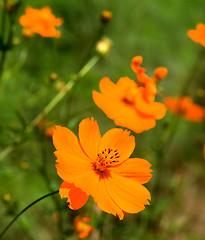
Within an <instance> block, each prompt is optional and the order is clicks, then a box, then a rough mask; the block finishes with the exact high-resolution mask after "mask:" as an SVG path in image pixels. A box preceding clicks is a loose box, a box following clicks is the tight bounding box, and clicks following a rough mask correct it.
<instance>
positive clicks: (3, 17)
mask: <svg viewBox="0 0 205 240" xmlns="http://www.w3.org/2000/svg"><path fill="white" fill-rule="evenodd" d="M6 1H7V0H4V2H3V7H2V15H1V51H2V53H1V58H0V78H1V73H2V70H3V65H4V61H5V58H6V47H5V44H4V39H5V35H6V34H5V32H6V31H5V29H6V27H5V26H6Z"/></svg>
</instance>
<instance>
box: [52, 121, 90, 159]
mask: <svg viewBox="0 0 205 240" xmlns="http://www.w3.org/2000/svg"><path fill="white" fill-rule="evenodd" d="M53 144H54V146H55V148H56V150H57V151H60V152H63V153H65V154H69V155H72V156H76V157H78V158H80V159H86V158H87V157H86V155H85V154H84V152H83V151H82V148H81V146H80V144H79V140H78V138H77V137H76V136H75V134H74V133H73V132H72V131H71V130H70V129H68V128H65V127H61V126H55V127H54V130H53ZM87 160H89V159H88V158H87Z"/></svg>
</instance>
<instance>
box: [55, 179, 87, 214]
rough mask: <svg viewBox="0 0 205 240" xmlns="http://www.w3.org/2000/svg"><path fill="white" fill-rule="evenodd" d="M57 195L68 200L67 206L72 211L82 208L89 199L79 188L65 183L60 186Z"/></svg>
mask: <svg viewBox="0 0 205 240" xmlns="http://www.w3.org/2000/svg"><path fill="white" fill-rule="evenodd" d="M59 194H60V196H61V198H68V200H67V202H69V205H68V206H69V208H70V209H73V210H77V209H79V208H81V207H83V206H84V205H85V204H86V202H87V200H88V198H89V196H88V195H87V194H86V193H85V192H83V191H82V190H81V189H80V188H77V187H75V185H74V184H72V183H68V182H65V181H64V182H63V183H62V184H61V186H60V190H59Z"/></svg>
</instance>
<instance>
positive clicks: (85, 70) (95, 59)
mask: <svg viewBox="0 0 205 240" xmlns="http://www.w3.org/2000/svg"><path fill="white" fill-rule="evenodd" d="M99 58H100V56H99V55H94V56H93V57H92V58H91V59H90V60H89V61H88V62H87V64H86V65H85V66H84V67H83V68H82V69H81V70H80V71H79V73H78V74H76V75H74V76H73V77H72V78H71V79H70V80H69V81H68V83H67V84H66V86H65V88H64V90H62V91H60V92H59V93H58V94H57V95H56V96H55V97H54V98H53V99H52V100H51V102H50V103H49V104H48V105H47V106H46V107H45V108H44V109H43V110H42V111H41V112H40V113H39V114H38V115H37V116H36V117H35V118H34V119H33V121H32V122H31V123H30V124H29V125H28V126H27V127H26V128H25V133H29V132H30V131H32V130H33V128H34V127H35V126H36V125H37V124H38V123H39V121H40V120H41V119H42V118H43V117H45V116H46V115H47V114H48V113H49V112H50V111H51V110H52V109H53V108H54V107H55V106H56V105H57V104H58V103H59V102H60V101H61V100H62V98H63V97H64V96H65V95H66V94H67V93H68V92H70V90H71V89H72V88H73V86H74V85H75V83H76V82H77V81H78V80H79V79H81V78H83V77H84V76H85V75H86V74H87V73H88V72H89V71H90V70H91V69H92V68H93V67H94V66H95V64H96V63H97V62H98V60H99ZM22 139H23V137H22V138H21V139H18V141H16V143H14V144H12V145H10V146H8V147H7V148H6V149H4V150H3V151H2V152H1V154H0V161H1V160H2V159H3V158H5V157H6V156H7V155H8V154H9V153H11V152H12V151H13V149H14V147H15V146H16V144H19V143H20V142H21V140H22Z"/></svg>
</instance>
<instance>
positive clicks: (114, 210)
mask: <svg viewBox="0 0 205 240" xmlns="http://www.w3.org/2000/svg"><path fill="white" fill-rule="evenodd" d="M74 184H75V186H76V187H78V188H80V189H82V191H84V192H86V194H87V195H91V196H92V197H93V199H94V201H95V202H96V203H97V205H98V207H99V208H100V209H101V210H102V211H104V212H107V213H111V214H113V215H114V216H116V214H117V215H118V216H119V218H120V219H123V217H124V213H123V211H122V210H121V209H120V208H119V207H118V206H117V205H116V203H115V202H113V200H112V199H111V198H110V195H109V194H108V192H107V189H106V186H105V182H104V180H103V179H100V178H99V175H98V174H97V173H96V172H95V171H94V170H92V171H90V172H85V173H84V174H82V175H80V176H78V177H77V178H76V179H75V180H74Z"/></svg>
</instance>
